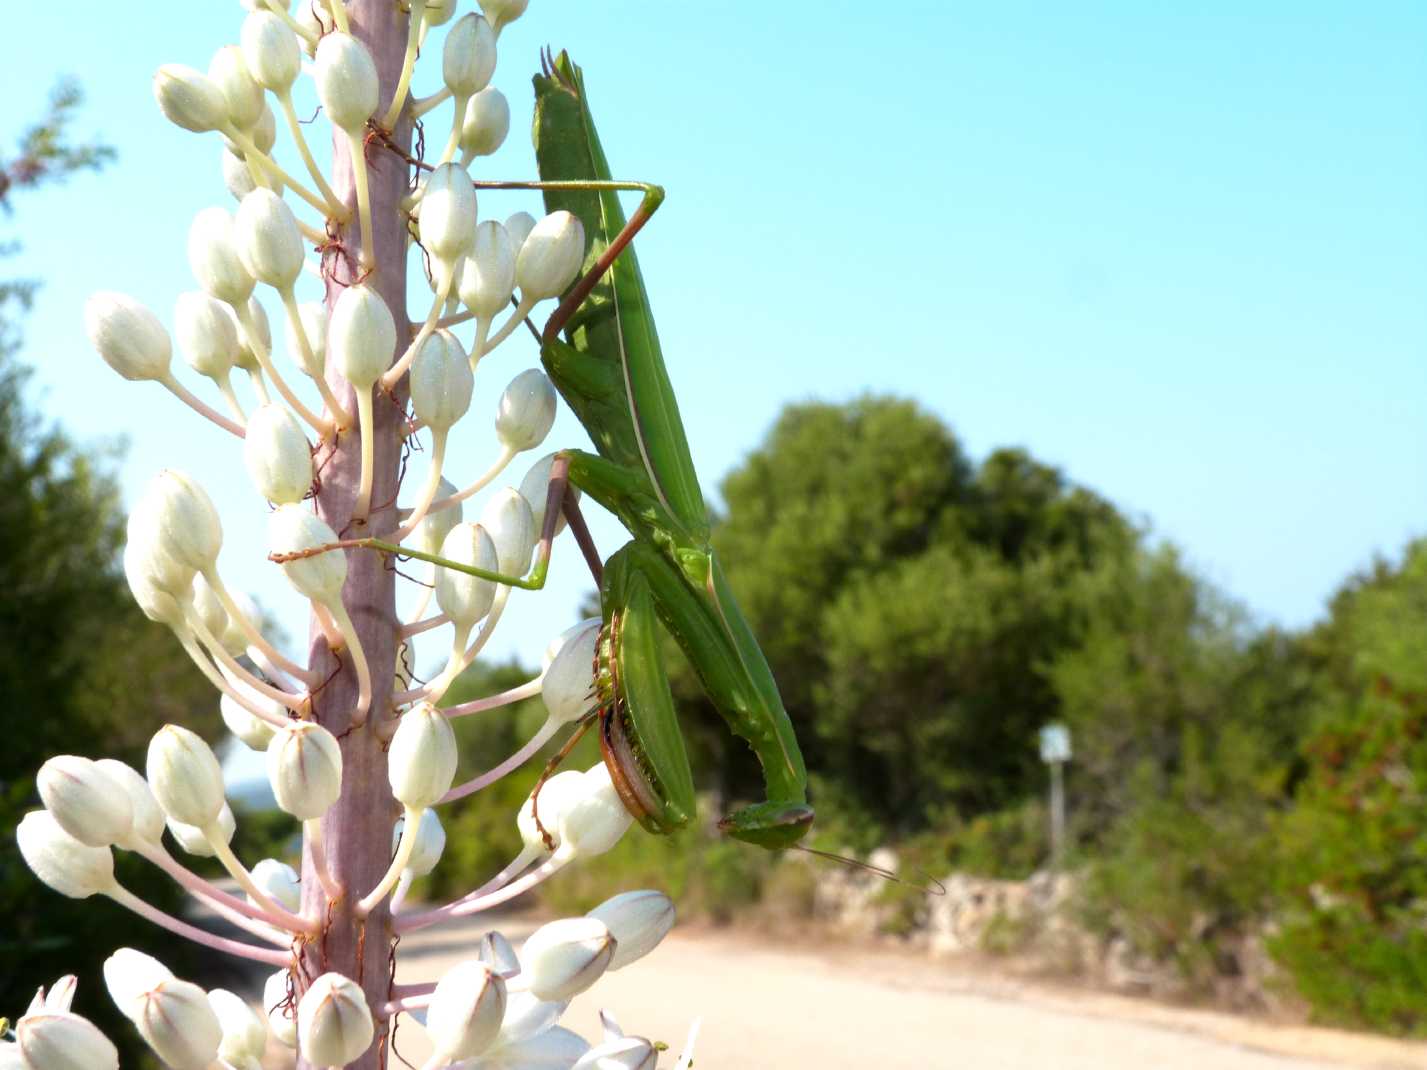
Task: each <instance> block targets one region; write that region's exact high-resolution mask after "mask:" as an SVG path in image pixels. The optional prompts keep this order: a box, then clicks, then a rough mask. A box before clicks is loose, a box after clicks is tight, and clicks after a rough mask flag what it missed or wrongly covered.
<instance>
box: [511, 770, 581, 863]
mask: <svg viewBox="0 0 1427 1070" xmlns="http://www.w3.org/2000/svg"><path fill="white" fill-rule="evenodd" d="M583 778H584V774H583V773H581V772H579V771H578V770H575V769H566V770H564V771H563V772H560V773H556V774H555V775H554V776H552V777H551V778H550V779H549V780H547V781H545V783H544V784H543V785H542V786H541V787H540V789H539V791H538V792H534V791H533V792H531V793H530V794H529V795H528V796H526V798H525V802H524V803H522V804H521V807H520V811H519V812H518V813H517V814H516V816H515V827H516V828H517V829H518V830H519V831H520V838H521V839H522V840H523V841H524V842H525V846H526V847H529V848H531V849H532V850H537V851H544V850H547V847H546V844H545V837H544V836H542V835H541V829H542V828H543V829H544V830H545V832H546V833H547V834H549V836H550V838H551V840H552V841H553V842H554V845H555V847H556V848H558V847H559V846H560V818H561V817H562V816H563V815H564V813H565V809H566V807H568V806H569V805H570V803H572V802H574V801H575V800H576V799H578V798H579V797H580V795H581V792H582V788H583V785H584V779H583ZM536 817H539V818H540V824H539V825H536V823H535V819H536Z"/></svg>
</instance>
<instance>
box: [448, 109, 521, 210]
mask: <svg viewBox="0 0 1427 1070" xmlns="http://www.w3.org/2000/svg"><path fill="white" fill-rule="evenodd" d="M509 133H510V102H509V101H508V100H506V99H505V94H504V93H502V92H501V91H500V90H499V89H497V88H496V87H495V86H493V85H490V86H486V88H484V89H482V90H481V91H480V92H479V93H477V94H476V95H475V96H473V97H472V98H471V99H470V101H469V102H467V104H466V114H465V116H464V117H463V118H462V119H461V151H462V152H469V153H471V154H472V155H473V156H489V155H490V154H491V153H493V152H495V150H496V149H498V148H500V147H501V146H502V145H503V144H505V138H506V135H507V134H509ZM521 214H522V215H524V214H525V213H523V212H522V213H521ZM530 224H531V226H532V227H533V226H534V225H535V220H534V219H533V218H532V219H531V221H530Z"/></svg>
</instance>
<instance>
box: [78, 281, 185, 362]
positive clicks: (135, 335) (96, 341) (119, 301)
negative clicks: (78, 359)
mask: <svg viewBox="0 0 1427 1070" xmlns="http://www.w3.org/2000/svg"><path fill="white" fill-rule="evenodd" d="M84 328H85V332H86V333H87V334H88V335H89V341H90V344H91V345H93V346H94V348H95V349H97V350H98V351H99V355H100V356H101V357H103V358H104V363H105V364H107V365H109V367H111V368H113V369H114V370H115V371H116V372H118V373H119V374H120V375H122V376H123V377H124V378H125V379H128V380H129V381H130V382H140V381H142V380H145V379H162V378H164V377H166V376H167V375H168V366H169V361H170V360H171V359H172V356H173V347H172V345H171V344H170V342H169V339H168V331H166V330H164V325H163V324H162V323H160V322H159V318H158V317H157V316H155V315H154V314H153V313H152V312H150V311H149V310H148V309H147V308H145V307H144V306H143V305H141V304H139V302H137V301H135V300H134V299H133V298H132V297H127V296H125V295H124V294H120V293H113V292H112V291H109V290H101V291H100V292H99V293H94V294H90V295H89V300H87V301H85V302H84Z"/></svg>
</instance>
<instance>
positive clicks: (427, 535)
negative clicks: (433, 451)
mask: <svg viewBox="0 0 1427 1070" xmlns="http://www.w3.org/2000/svg"><path fill="white" fill-rule="evenodd" d="M455 493H456V484H454V483H452V482H451V481H450V480H449V479H446V478H445V477H444V476H443V477H442V479H441V482H440V483H439V484H438V485H437V488H436V500H437V501H440V500H441V499H442V498H449V497H451V495H453V494H455ZM463 513H464V510H463V509H462V507H461V503H460V502H456V503H455V504H454V505H447V506H443V507H442V508H440V509H433V510H430V511H429V512H427V514H426V515H425V516H424V517H422V518H421V522H420V523H419V524H417V525H416V530H415V531H414V532H413V533H412V535H413V537H414V539H415V541H416V545H417V546H418V547H419V548H420V549H422V550H425V551H426V552H427V553H428V554H434V553H436V552H437V551H439V550H440V549H441V544H442V543H443V542H444V541H445V540H446V536H447V535H449V534H451V529H452V528H454V527H455V526H456V525H457V524H459V523H460V522H461V517H462V515H463Z"/></svg>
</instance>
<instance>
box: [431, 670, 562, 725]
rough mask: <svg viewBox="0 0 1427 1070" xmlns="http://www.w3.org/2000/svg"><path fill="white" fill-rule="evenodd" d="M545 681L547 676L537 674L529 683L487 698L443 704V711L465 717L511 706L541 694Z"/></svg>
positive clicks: (451, 715) (453, 715)
mask: <svg viewBox="0 0 1427 1070" xmlns="http://www.w3.org/2000/svg"><path fill="white" fill-rule="evenodd" d="M544 683H545V677H543V676H537V677H536V678H535V679H534V680H531V681H530V682H529V683H528V684H521V685H520V686H519V687H512V688H511V689H510V690H509V691H502V692H501V693H500V694H499V695H490V696H488V697H486V698H478V699H474V700H472V701H470V702H463V703H461V704H460V705H459V706H442V707H441V712H442V713H444V714H445V715H446V716H447V717H465V716H467V715H469V714H472V713H485V712H486V710H495V709H499V708H500V707H501V706H509V705H510V704H511V703H512V702H519V701H520V700H521V699H527V698H534V697H535V696H536V695H538V694H540V688H541V687H542V686H543V685H544Z"/></svg>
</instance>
